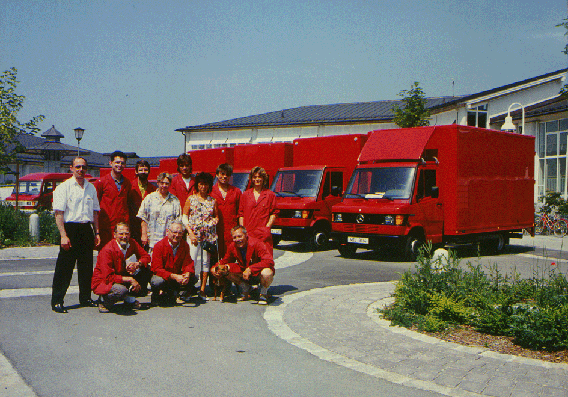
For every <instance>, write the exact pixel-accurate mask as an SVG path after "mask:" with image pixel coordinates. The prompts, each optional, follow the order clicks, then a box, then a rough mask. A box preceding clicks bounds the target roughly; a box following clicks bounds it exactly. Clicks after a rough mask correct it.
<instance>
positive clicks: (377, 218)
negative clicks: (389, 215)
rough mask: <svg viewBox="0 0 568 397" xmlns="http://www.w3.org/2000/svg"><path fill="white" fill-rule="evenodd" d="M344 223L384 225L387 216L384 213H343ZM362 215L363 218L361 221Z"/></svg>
mask: <svg viewBox="0 0 568 397" xmlns="http://www.w3.org/2000/svg"><path fill="white" fill-rule="evenodd" d="M341 216H342V217H343V220H342V223H357V224H359V225H382V224H384V223H385V216H384V215H382V214H357V213H355V214H351V213H347V214H346V213H342V214H341ZM361 216H363V220H362V221H361V218H360V217H361Z"/></svg>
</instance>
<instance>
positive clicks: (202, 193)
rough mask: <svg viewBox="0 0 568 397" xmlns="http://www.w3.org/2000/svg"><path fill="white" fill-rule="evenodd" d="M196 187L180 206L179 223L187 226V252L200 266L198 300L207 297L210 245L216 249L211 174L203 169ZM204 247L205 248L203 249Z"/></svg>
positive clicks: (196, 181)
mask: <svg viewBox="0 0 568 397" xmlns="http://www.w3.org/2000/svg"><path fill="white" fill-rule="evenodd" d="M195 184H196V185H197V191H196V192H195V193H194V194H192V195H191V196H189V197H188V198H187V200H186V202H185V205H184V206H183V217H182V219H183V223H184V225H185V227H186V229H187V233H188V235H187V240H188V241H187V242H188V243H189V253H190V255H191V258H192V259H193V260H194V262H195V269H196V270H197V268H198V267H200V268H201V289H200V293H199V296H200V298H201V300H203V301H206V300H208V298H207V295H206V294H205V286H206V285H207V277H208V275H209V269H210V267H211V252H210V251H211V249H209V247H214V251H215V252H213V253H216V247H217V228H216V226H217V223H218V222H219V216H218V210H217V203H216V202H215V199H214V198H213V197H211V189H212V188H213V177H212V176H211V174H208V173H206V172H200V173H199V174H197V175H196V176H195ZM206 248H207V249H206Z"/></svg>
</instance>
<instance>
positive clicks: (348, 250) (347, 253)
mask: <svg viewBox="0 0 568 397" xmlns="http://www.w3.org/2000/svg"><path fill="white" fill-rule="evenodd" d="M337 250H338V251H339V255H341V256H342V257H344V258H352V257H353V256H355V253H356V252H357V247H356V246H355V245H352V244H345V245H340V246H339V247H337Z"/></svg>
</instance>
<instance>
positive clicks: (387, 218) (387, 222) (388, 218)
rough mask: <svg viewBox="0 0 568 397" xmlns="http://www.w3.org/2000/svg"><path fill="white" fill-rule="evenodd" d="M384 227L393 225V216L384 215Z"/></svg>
mask: <svg viewBox="0 0 568 397" xmlns="http://www.w3.org/2000/svg"><path fill="white" fill-rule="evenodd" d="M385 225H394V216H392V215H385Z"/></svg>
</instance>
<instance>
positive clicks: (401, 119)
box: [392, 81, 430, 128]
mask: <svg viewBox="0 0 568 397" xmlns="http://www.w3.org/2000/svg"><path fill="white" fill-rule="evenodd" d="M398 96H400V97H402V105H403V106H402V107H401V106H399V105H398V104H395V105H394V106H393V108H392V111H393V112H394V120H393V121H394V123H395V124H396V125H398V126H399V127H401V128H411V127H422V126H426V125H430V111H429V110H428V109H426V102H427V99H426V97H425V95H424V91H422V88H420V85H419V83H418V82H417V81H415V82H414V84H413V85H412V86H411V87H410V90H402V91H401V92H400V93H399V94H398Z"/></svg>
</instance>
